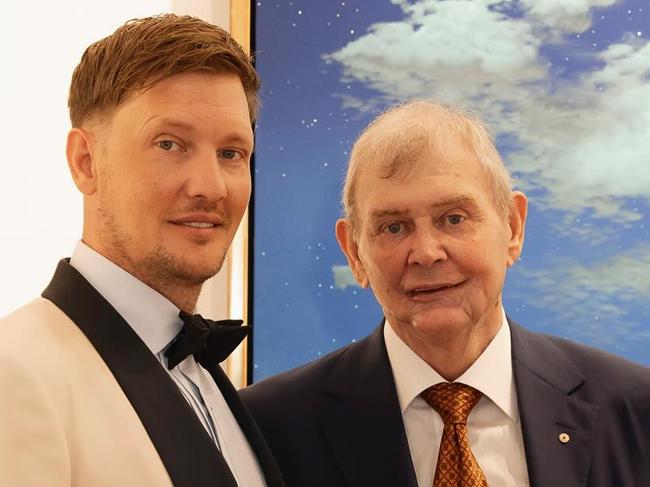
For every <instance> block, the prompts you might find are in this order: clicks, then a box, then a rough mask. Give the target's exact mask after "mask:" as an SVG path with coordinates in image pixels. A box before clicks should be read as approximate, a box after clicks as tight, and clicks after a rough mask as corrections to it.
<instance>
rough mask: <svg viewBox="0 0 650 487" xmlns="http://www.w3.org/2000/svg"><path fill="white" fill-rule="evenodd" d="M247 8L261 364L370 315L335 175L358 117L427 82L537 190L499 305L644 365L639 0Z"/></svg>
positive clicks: (373, 312)
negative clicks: (253, 69)
mask: <svg viewBox="0 0 650 487" xmlns="http://www.w3.org/2000/svg"><path fill="white" fill-rule="evenodd" d="M578 4H580V5H578ZM255 9H256V10H255V20H256V23H255V39H256V41H255V44H256V45H255V49H256V51H257V68H258V70H259V72H260V74H261V76H262V80H263V88H262V111H261V116H260V118H259V120H258V127H257V149H256V158H255V169H254V171H255V189H254V191H255V195H254V208H253V211H254V242H253V248H252V252H253V256H254V268H253V283H254V287H253V296H254V298H253V313H254V314H253V325H254V327H255V337H254V357H253V367H254V368H253V376H254V379H255V380H259V379H261V378H263V377H266V376H268V375H271V374H273V373H276V372H279V371H282V370H286V369H288V368H291V367H294V366H297V365H300V364H302V363H305V362H307V361H310V360H313V359H315V358H318V357H319V356H321V355H323V354H325V353H327V352H329V351H331V350H333V349H335V348H338V347H340V346H343V345H345V344H348V343H350V342H352V341H355V340H358V339H360V338H362V337H364V336H365V335H366V334H368V333H369V332H370V331H371V330H372V329H373V328H374V327H375V326H376V325H377V324H378V323H379V320H380V318H381V311H380V309H379V306H378V305H377V303H376V302H375V300H374V298H373V296H372V294H371V293H370V292H369V291H366V290H362V289H361V288H359V287H358V286H356V285H355V284H354V283H353V281H352V279H351V275H350V273H349V270H348V269H347V267H346V262H345V258H344V256H343V254H342V253H341V251H340V250H339V248H338V244H337V242H336V239H335V237H334V222H335V221H336V219H337V217H338V216H339V214H340V203H339V194H340V188H341V183H342V180H343V175H344V170H345V165H346V162H347V158H348V153H349V150H350V148H351V145H352V143H353V142H354V139H355V138H356V136H357V135H358V134H359V132H360V131H361V130H362V129H363V128H364V127H365V126H366V124H367V123H368V122H369V121H370V120H371V119H372V118H373V117H374V116H375V115H376V114H377V113H378V112H380V111H381V110H382V109H384V108H385V107H386V106H388V105H391V104H393V103H395V102H398V101H403V100H407V99H410V98H427V97H434V98H437V99H439V100H442V101H445V102H451V103H454V104H458V105H461V106H463V107H465V108H468V109H471V110H472V111H474V112H475V113H477V114H478V115H479V116H480V117H481V118H482V119H484V120H485V121H486V123H487V124H488V125H489V127H490V129H491V131H492V132H493V134H494V136H495V138H496V141H497V146H498V148H499V150H500V152H501V154H502V156H503V158H504V160H505V162H506V164H507V166H508V168H509V169H510V171H511V172H512V173H513V175H514V176H515V178H516V186H517V187H518V188H519V189H521V190H523V191H525V192H526V193H527V194H528V196H529V198H530V200H531V205H530V209H529V221H528V227H527V235H526V246H525V249H524V254H523V257H522V259H521V261H520V262H519V263H518V264H517V265H516V266H515V267H514V268H513V269H512V270H511V271H510V273H509V275H508V282H507V285H506V290H505V293H504V304H505V307H506V311H507V312H508V314H509V315H510V316H511V317H512V318H514V319H515V320H516V321H518V322H520V323H521V324H523V325H525V326H526V327H528V328H530V329H533V330H537V331H543V332H546V333H551V334H555V335H559V336H565V337H568V338H571V339H574V340H577V341H580V342H584V343H587V344H591V345H595V346H598V347H601V348H605V349H607V350H610V351H612V352H614V353H617V354H621V355H624V356H627V357H629V358H631V359H633V360H636V361H639V362H642V363H645V364H650V224H649V222H648V216H647V215H648V213H649V212H650V155H649V154H650V43H648V39H649V38H650V3H649V2H648V1H637V0H625V1H618V2H615V1H612V0H590V1H585V2H565V1H562V0H516V1H495V0H472V1H463V0H456V1H454V0H446V1H441V0H420V1H408V0H393V1H392V2H391V1H389V0H382V1H379V0H377V1H373V2H367V1H362V0H350V1H347V0H346V1H344V2H342V1H328V2H311V1H307V0H304V1H293V2H286V1H282V2H280V1H269V0H260V1H258V2H256V7H255Z"/></svg>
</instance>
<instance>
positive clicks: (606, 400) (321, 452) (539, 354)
mask: <svg viewBox="0 0 650 487" xmlns="http://www.w3.org/2000/svg"><path fill="white" fill-rule="evenodd" d="M510 326H511V336H512V363H513V371H514V377H515V381H516V386H517V394H518V403H519V411H520V415H521V422H522V430H523V438H524V446H525V452H526V461H527V466H528V474H529V478H530V483H531V486H533V487H578V486H580V487H584V486H589V487H633V486H634V487H641V486H646V487H647V486H650V466H649V462H650V369H648V368H645V367H642V366H640V365H638V364H634V363H632V362H629V361H627V360H624V359H622V358H619V357H616V356H613V355H610V354H607V353H605V352H602V351H599V350H596V349H593V348H590V347H586V346H583V345H579V344H576V343H573V342H570V341H567V340H563V339H560V338H554V337H550V336H546V335H541V334H537V333H532V332H530V331H527V330H525V329H524V328H522V327H520V326H518V325H516V324H514V323H512V322H511V325H510ZM240 395H241V397H242V398H243V400H244V402H245V403H246V404H247V406H248V407H249V409H250V410H251V411H252V412H253V415H254V416H255V419H256V420H257V423H258V425H259V426H260V428H261V429H262V432H263V434H264V436H265V437H266V439H267V441H268V443H269V445H270V447H271V449H272V450H273V451H274V453H275V455H276V457H277V459H278V461H279V464H280V469H281V470H282V472H283V474H284V477H285V480H286V482H287V486H288V487H305V486H309V487H334V486H335V487H370V486H372V487H380V486H386V487H416V486H417V481H416V477H415V472H414V469H413V465H412V462H411V456H410V452H409V448H408V442H407V439H406V433H405V431H404V425H403V423H402V417H401V412H400V407H399V403H398V399H397V393H396V390H395V383H394V381H393V376H392V371H391V368H390V364H389V362H388V356H387V353H386V346H385V343H384V339H383V331H382V327H381V326H380V327H378V328H377V329H376V330H375V331H374V332H373V333H372V334H371V335H370V336H368V337H367V338H365V339H364V340H362V341H360V342H358V343H355V344H352V345H350V346H348V347H345V348H343V349H340V350H337V351H335V352H333V353H331V354H330V355H328V356H327V357H324V358H323V359H321V360H319V361H317V362H314V363H311V364H308V365H306V366H303V367H301V368H298V369H295V370H293V371H289V372H286V373H283V374H280V375H278V376H275V377H271V378H269V379H266V380H264V381H262V382H260V383H258V384H255V385H253V386H251V387H249V388H247V389H245V390H243V391H240ZM562 432H566V433H568V434H569V436H570V441H569V442H568V443H561V442H560V441H559V439H558V436H559V435H560V433H562ZM494 487H498V486H494Z"/></svg>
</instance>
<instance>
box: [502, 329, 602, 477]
mask: <svg viewBox="0 0 650 487" xmlns="http://www.w3.org/2000/svg"><path fill="white" fill-rule="evenodd" d="M510 329H511V333H512V355H513V372H514V376H515V383H516V386H517V397H518V403H519V412H520V415H521V425H522V432H523V437H524V445H525V450H526V462H527V464H528V476H529V479H530V485H531V487H540V486H541V487H544V486H548V485H552V486H553V487H564V486H566V487H569V486H571V487H578V486H584V485H587V480H588V476H589V469H590V465H591V457H592V447H591V445H592V444H593V440H594V435H595V434H596V427H597V423H598V406H597V405H595V404H591V403H588V402H586V401H583V400H581V399H579V398H578V397H576V396H575V395H574V392H575V391H576V390H578V389H579V388H580V386H581V385H582V383H583V382H584V377H583V376H582V374H581V373H580V371H579V370H578V369H577V368H576V366H575V365H574V364H573V363H572V362H571V361H570V360H569V359H568V358H567V357H566V356H565V355H564V354H563V353H562V352H561V351H560V350H559V349H558V348H557V347H556V346H555V345H554V344H553V343H552V342H551V341H550V340H549V339H548V338H546V337H544V336H543V335H537V334H533V333H531V332H529V331H526V330H525V329H523V328H521V327H520V326H518V325H516V324H514V323H512V322H511V325H510ZM562 434H566V435H568V437H567V436H563V440H564V441H561V440H560V435H562ZM567 440H568V441H567Z"/></svg>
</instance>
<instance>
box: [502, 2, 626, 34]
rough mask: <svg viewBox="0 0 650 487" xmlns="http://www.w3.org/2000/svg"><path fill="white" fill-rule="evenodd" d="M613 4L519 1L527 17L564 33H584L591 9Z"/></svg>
mask: <svg viewBox="0 0 650 487" xmlns="http://www.w3.org/2000/svg"><path fill="white" fill-rule="evenodd" d="M493 3H498V2H493ZM506 3H509V4H511V3H513V2H506ZM614 3H616V0H520V4H521V5H522V6H523V7H524V9H525V11H526V13H527V15H528V16H530V17H532V18H534V19H535V20H536V21H537V22H538V23H541V24H543V25H547V26H550V27H552V28H553V29H557V30H558V31H564V32H584V31H585V30H587V29H588V28H589V26H590V25H591V15H590V14H591V9H592V7H607V6H610V5H613V4H614Z"/></svg>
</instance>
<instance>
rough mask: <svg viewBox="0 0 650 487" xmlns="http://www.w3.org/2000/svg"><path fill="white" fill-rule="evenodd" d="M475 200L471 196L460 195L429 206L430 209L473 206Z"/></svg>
mask: <svg viewBox="0 0 650 487" xmlns="http://www.w3.org/2000/svg"><path fill="white" fill-rule="evenodd" d="M475 205H476V200H475V199H474V198H472V197H471V196H467V195H460V196H452V197H450V198H445V199H442V200H439V201H436V202H435V203H433V204H432V205H431V207H432V208H436V209H437V208H447V207H449V206H475Z"/></svg>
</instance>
